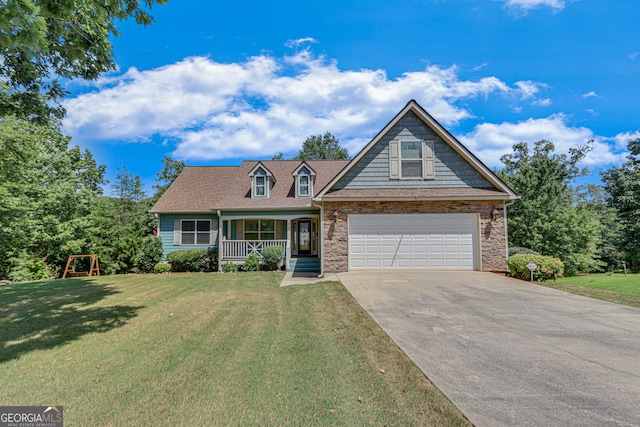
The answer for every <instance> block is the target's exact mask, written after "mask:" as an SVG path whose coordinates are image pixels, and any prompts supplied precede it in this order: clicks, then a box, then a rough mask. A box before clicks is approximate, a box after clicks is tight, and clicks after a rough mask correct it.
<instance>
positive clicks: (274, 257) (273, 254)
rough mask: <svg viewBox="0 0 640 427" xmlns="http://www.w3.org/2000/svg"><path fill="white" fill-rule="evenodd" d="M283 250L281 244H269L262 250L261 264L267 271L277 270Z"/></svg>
mask: <svg viewBox="0 0 640 427" xmlns="http://www.w3.org/2000/svg"><path fill="white" fill-rule="evenodd" d="M283 257H284V251H283V250H282V246H269V247H266V248H264V249H263V250H262V264H263V266H264V269H265V270H267V271H272V270H277V269H278V267H280V263H281V262H282V258H283Z"/></svg>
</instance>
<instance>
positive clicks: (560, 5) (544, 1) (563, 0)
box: [500, 0, 574, 13]
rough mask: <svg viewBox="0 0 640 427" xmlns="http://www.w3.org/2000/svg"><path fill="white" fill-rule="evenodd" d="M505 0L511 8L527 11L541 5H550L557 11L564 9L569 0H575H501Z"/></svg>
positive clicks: (522, 11)
mask: <svg viewBox="0 0 640 427" xmlns="http://www.w3.org/2000/svg"><path fill="white" fill-rule="evenodd" d="M500 1H504V2H505V4H506V6H507V7H508V8H509V9H512V10H515V11H518V12H521V13H527V12H528V11H530V10H532V9H536V8H539V7H550V8H551V9H554V10H556V11H559V10H562V9H564V7H565V5H566V4H567V2H571V1H574V0H500Z"/></svg>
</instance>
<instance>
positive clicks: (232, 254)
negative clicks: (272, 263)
mask: <svg viewBox="0 0 640 427" xmlns="http://www.w3.org/2000/svg"><path fill="white" fill-rule="evenodd" d="M269 246H281V247H282V252H283V253H285V254H286V253H287V241H286V240H223V241H222V260H228V259H235V260H238V259H245V258H246V257H248V256H249V255H251V254H252V253H257V254H258V255H260V256H262V250H263V249H264V248H267V247H269Z"/></svg>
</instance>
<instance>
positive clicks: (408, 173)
mask: <svg viewBox="0 0 640 427" xmlns="http://www.w3.org/2000/svg"><path fill="white" fill-rule="evenodd" d="M400 159H401V160H400V169H401V171H400V172H401V174H402V177H403V178H422V142H421V141H402V142H401V143H400Z"/></svg>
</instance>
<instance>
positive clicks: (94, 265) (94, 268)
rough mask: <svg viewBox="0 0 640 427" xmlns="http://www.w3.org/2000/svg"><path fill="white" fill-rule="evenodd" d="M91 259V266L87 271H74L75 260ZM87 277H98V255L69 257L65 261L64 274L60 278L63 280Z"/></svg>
mask: <svg viewBox="0 0 640 427" xmlns="http://www.w3.org/2000/svg"><path fill="white" fill-rule="evenodd" d="M87 257H89V258H90V259H91V264H90V266H89V271H76V259H77V258H87ZM67 275H68V276H69V277H89V276H94V275H95V276H99V275H100V265H99V263H98V255H95V254H91V255H71V256H69V259H68V260H67V266H66V267H65V268H64V274H63V275H62V278H63V279H65V278H66V277H67Z"/></svg>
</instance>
